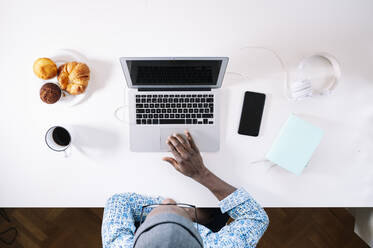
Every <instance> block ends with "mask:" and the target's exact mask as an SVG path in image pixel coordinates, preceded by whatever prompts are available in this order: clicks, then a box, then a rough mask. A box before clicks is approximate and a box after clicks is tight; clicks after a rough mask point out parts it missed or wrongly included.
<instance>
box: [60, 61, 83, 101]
mask: <svg viewBox="0 0 373 248" xmlns="http://www.w3.org/2000/svg"><path fill="white" fill-rule="evenodd" d="M89 73H90V72H89V68H88V66H87V65H86V64H84V63H79V62H75V61H74V62H69V63H66V64H63V65H61V66H60V67H58V71H57V78H58V83H59V85H60V87H61V89H63V90H66V91H67V92H68V93H69V94H71V95H79V94H82V93H83V92H84V91H85V89H86V88H87V86H88V81H89Z"/></svg>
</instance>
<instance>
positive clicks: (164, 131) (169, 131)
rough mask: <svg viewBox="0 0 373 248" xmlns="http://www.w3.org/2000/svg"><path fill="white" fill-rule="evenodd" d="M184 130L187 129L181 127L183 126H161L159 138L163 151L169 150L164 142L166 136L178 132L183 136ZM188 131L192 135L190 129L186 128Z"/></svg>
mask: <svg viewBox="0 0 373 248" xmlns="http://www.w3.org/2000/svg"><path fill="white" fill-rule="evenodd" d="M185 130H187V129H183V128H162V129H161V139H160V142H161V144H160V145H161V149H162V150H165V151H169V150H170V148H169V146H168V145H167V144H166V141H167V139H168V137H170V136H171V135H173V134H175V133H176V134H180V135H181V136H183V137H184V138H185ZM188 131H189V132H190V133H191V134H192V135H193V132H192V131H191V130H188Z"/></svg>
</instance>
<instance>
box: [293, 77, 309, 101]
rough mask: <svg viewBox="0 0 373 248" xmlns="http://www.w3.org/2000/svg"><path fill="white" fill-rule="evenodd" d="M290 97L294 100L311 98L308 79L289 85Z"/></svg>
mask: <svg viewBox="0 0 373 248" xmlns="http://www.w3.org/2000/svg"><path fill="white" fill-rule="evenodd" d="M290 91H291V96H292V97H293V98H294V99H302V98H306V97H310V96H312V91H313V90H312V84H311V81H310V80H308V79H304V80H299V81H295V82H294V83H292V84H291V85H290Z"/></svg>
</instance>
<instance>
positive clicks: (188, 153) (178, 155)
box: [163, 131, 236, 201]
mask: <svg viewBox="0 0 373 248" xmlns="http://www.w3.org/2000/svg"><path fill="white" fill-rule="evenodd" d="M185 135H186V137H187V138H186V140H185V139H184V138H183V137H182V136H181V135H180V134H174V135H173V136H170V137H168V139H167V141H166V143H167V144H168V145H169V146H170V148H171V152H172V154H173V155H174V156H175V158H170V157H165V158H163V160H164V161H167V162H169V163H170V164H172V166H173V167H174V168H175V169H176V170H178V171H179V172H181V173H182V174H184V175H185V176H188V177H191V178H193V179H194V180H196V181H197V182H199V183H200V184H202V185H203V186H205V187H206V188H208V189H209V190H210V191H211V192H212V193H213V194H214V195H215V196H216V198H218V200H219V201H221V200H223V199H224V198H225V197H227V196H228V195H230V194H232V193H233V192H234V191H235V190H236V188H235V187H233V186H232V185H230V184H228V183H226V182H224V181H223V180H221V179H220V178H219V177H217V176H215V175H214V174H213V173H212V172H210V171H209V170H208V169H207V168H206V167H205V165H204V164H203V161H202V157H201V154H200V153H199V150H198V148H197V146H196V144H195V143H194V141H193V138H192V136H191V135H190V133H189V132H188V131H185Z"/></svg>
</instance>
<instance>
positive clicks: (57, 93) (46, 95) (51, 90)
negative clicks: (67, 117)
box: [40, 83, 62, 104]
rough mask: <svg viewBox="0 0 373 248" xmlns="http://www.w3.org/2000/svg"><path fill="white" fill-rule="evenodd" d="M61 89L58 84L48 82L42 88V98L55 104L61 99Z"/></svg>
mask: <svg viewBox="0 0 373 248" xmlns="http://www.w3.org/2000/svg"><path fill="white" fill-rule="evenodd" d="M61 93H62V92H61V89H60V87H58V85H57V84H54V83H46V84H44V85H43V86H42V87H41V89H40V99H41V100H42V101H43V102H45V103H48V104H53V103H55V102H57V101H58V100H60V98H61Z"/></svg>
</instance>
